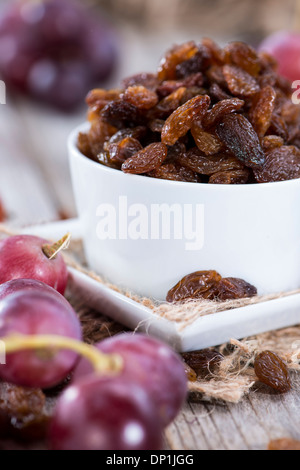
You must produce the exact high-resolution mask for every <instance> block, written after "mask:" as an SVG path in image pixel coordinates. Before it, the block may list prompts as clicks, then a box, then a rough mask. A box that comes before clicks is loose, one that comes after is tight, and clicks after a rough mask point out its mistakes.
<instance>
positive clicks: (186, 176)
mask: <svg viewBox="0 0 300 470" xmlns="http://www.w3.org/2000/svg"><path fill="white" fill-rule="evenodd" d="M148 176H151V177H152V178H159V179H163V180H170V181H183V182H185V183H200V181H201V180H200V177H199V175H197V173H195V172H194V171H192V170H190V169H189V168H185V167H183V166H179V165H176V164H174V163H165V164H164V165H161V166H160V167H159V168H157V169H156V170H153V171H151V172H150V173H148Z"/></svg>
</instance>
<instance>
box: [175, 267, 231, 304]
mask: <svg viewBox="0 0 300 470" xmlns="http://www.w3.org/2000/svg"><path fill="white" fill-rule="evenodd" d="M221 279H222V277H221V276H220V274H219V273H217V272H216V271H197V272H195V273H192V274H188V275H187V276H185V277H184V278H183V279H181V281H179V282H178V284H176V286H174V287H173V288H172V289H171V290H170V291H169V292H168V294H167V302H182V301H184V300H189V299H214V298H215V294H216V289H217V285H218V283H219V281H220V280H221Z"/></svg>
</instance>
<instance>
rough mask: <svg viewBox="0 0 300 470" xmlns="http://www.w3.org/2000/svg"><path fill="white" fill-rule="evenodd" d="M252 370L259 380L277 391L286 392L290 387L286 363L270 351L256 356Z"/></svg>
mask: <svg viewBox="0 0 300 470" xmlns="http://www.w3.org/2000/svg"><path fill="white" fill-rule="evenodd" d="M254 371H255V374H256V376H257V378H258V379H259V381H260V382H262V383H264V384H265V385H268V386H269V387H271V388H273V389H274V390H277V391H278V392H281V393H286V392H288V391H290V390H291V388H292V386H291V381H290V376H289V370H288V367H287V364H286V363H285V362H284V361H283V360H282V359H281V358H280V357H279V356H278V355H277V354H275V353H274V352H272V351H263V352H262V353H260V354H258V355H257V356H256V358H255V361H254Z"/></svg>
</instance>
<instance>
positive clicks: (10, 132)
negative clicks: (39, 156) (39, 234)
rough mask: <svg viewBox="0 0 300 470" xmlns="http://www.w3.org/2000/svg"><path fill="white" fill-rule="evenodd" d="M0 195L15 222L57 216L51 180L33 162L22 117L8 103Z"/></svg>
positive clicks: (0, 122) (0, 129) (1, 109)
mask: <svg viewBox="0 0 300 470" xmlns="http://www.w3.org/2000/svg"><path fill="white" fill-rule="evenodd" d="M0 197H1V199H2V200H3V202H4V206H5V209H6V211H7V212H8V214H9V217H10V223H12V224H14V225H19V226H22V225H27V224H30V223H33V224H36V223H41V222H43V221H46V220H54V219H55V218H56V217H57V210H56V207H55V205H54V204H53V201H52V197H51V194H50V191H49V188H48V181H47V180H45V178H44V176H43V174H42V173H41V171H40V170H39V168H37V167H36V165H34V164H33V163H32V160H31V154H30V147H29V145H28V140H27V136H26V132H24V126H23V121H22V119H20V117H19V116H18V114H17V112H16V110H15V109H14V108H13V107H12V106H10V105H9V104H7V105H1V106H0Z"/></svg>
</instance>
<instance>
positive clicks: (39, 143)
mask: <svg viewBox="0 0 300 470" xmlns="http://www.w3.org/2000/svg"><path fill="white" fill-rule="evenodd" d="M17 109H18V113H19V115H20V117H21V119H22V122H23V125H24V131H25V132H26V134H27V141H28V143H29V145H30V148H31V160H32V161H33V162H34V163H35V165H36V166H37V168H39V170H40V172H41V173H42V174H43V177H44V179H45V180H46V181H47V184H48V190H49V191H50V194H51V198H52V201H53V203H54V204H55V206H56V209H57V212H63V213H65V214H67V215H68V216H69V217H73V216H74V215H75V213H76V210H75V203H74V197H73V191H72V184H71V176H70V171H69V161H68V151H67V139H68V136H69V134H70V132H71V131H72V130H73V129H74V128H75V127H77V126H78V125H79V124H81V123H82V122H84V121H85V120H86V112H85V109H82V110H81V112H79V113H77V114H74V115H73V114H70V115H69V114H64V113H60V112H58V111H55V110H53V109H51V108H46V107H42V106H39V105H37V104H35V103H31V102H28V101H26V100H18V103H17Z"/></svg>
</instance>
